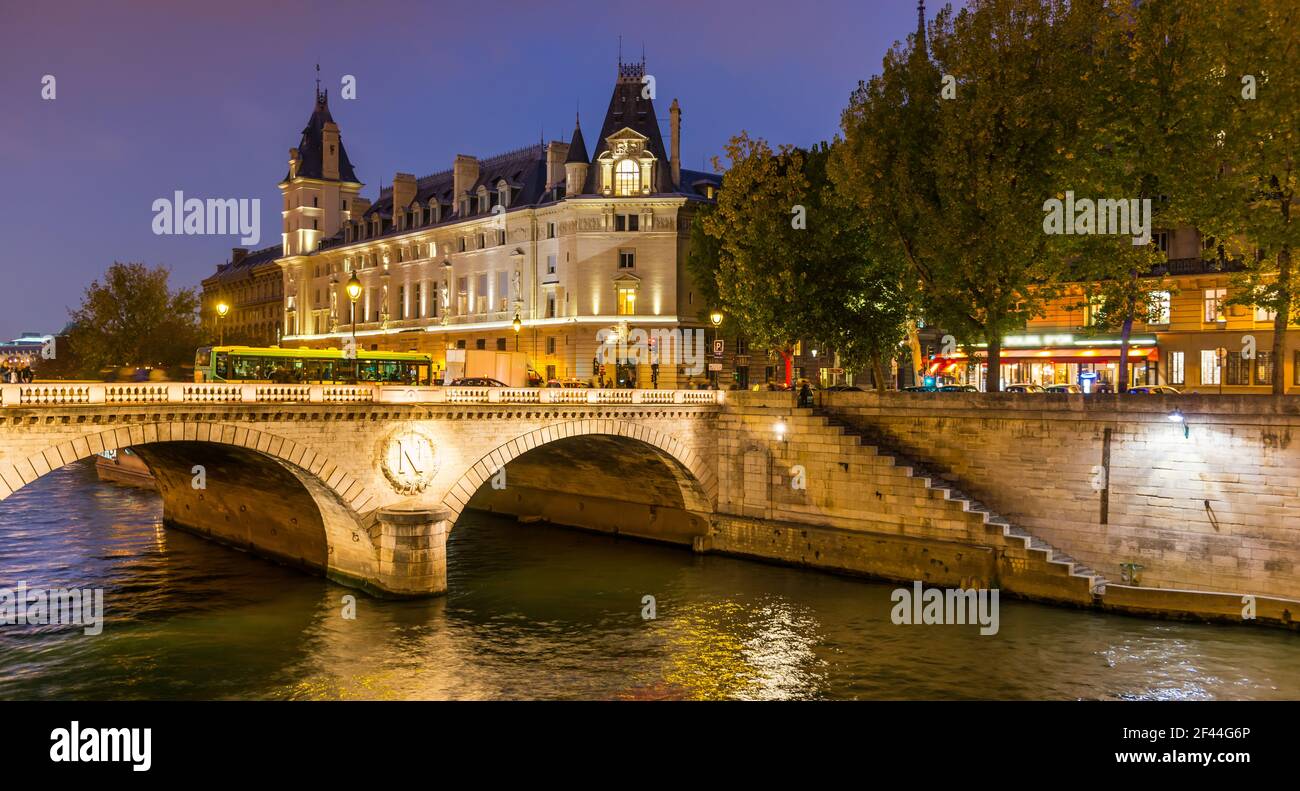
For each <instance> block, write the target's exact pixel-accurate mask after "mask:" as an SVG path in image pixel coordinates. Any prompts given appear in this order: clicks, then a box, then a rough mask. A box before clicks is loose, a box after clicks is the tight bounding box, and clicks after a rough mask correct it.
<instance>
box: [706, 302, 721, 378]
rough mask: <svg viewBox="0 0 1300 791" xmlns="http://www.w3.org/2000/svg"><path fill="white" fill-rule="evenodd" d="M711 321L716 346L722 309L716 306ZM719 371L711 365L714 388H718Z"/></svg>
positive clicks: (710, 317) (710, 315)
mask: <svg viewBox="0 0 1300 791" xmlns="http://www.w3.org/2000/svg"><path fill="white" fill-rule="evenodd" d="M709 321H710V322H711V323H712V324H713V343H714V345H715V346H716V345H717V342H718V327H719V326H721V325H722V311H720V310H717V309H716V308H715V309H714V310H713V312H712V313H710V314H709ZM719 362H721V360H719ZM718 367H719V368H721V367H722V366H721V365H719V366H718ZM717 373H718V372H717V371H714V370H712V366H710V371H709V381H710V382H711V383H712V384H713V389H714V390H717V389H718V378H717Z"/></svg>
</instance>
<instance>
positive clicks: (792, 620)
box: [0, 465, 1300, 700]
mask: <svg viewBox="0 0 1300 791" xmlns="http://www.w3.org/2000/svg"><path fill="white" fill-rule="evenodd" d="M160 520H161V509H160V506H159V504H158V502H157V499H156V497H154V496H153V495H152V494H149V493H146V492H139V491H137V490H132V489H127V488H122V487H118V486H114V485H111V484H101V483H99V482H98V481H96V480H95V477H94V472H93V470H92V469H91V468H90V466H89V465H74V466H73V467H69V468H65V469H64V470H60V471H58V472H56V473H54V474H52V475H50V476H47V477H46V478H45V479H43V480H42V481H39V482H38V483H37V484H35V485H34V486H31V487H28V488H27V489H25V490H23V491H22V492H19V493H18V494H17V495H15V496H14V497H13V498H11V499H10V500H8V501H6V502H4V503H0V586H12V585H14V584H16V583H17V582H18V581H20V580H25V581H26V582H27V583H28V584H29V585H31V586H41V587H68V586H83V587H99V586H102V587H105V588H107V592H106V606H107V612H106V623H105V629H104V633H103V635H101V636H100V637H89V636H85V635H82V634H81V633H80V632H79V631H76V630H66V629H65V630H50V629H46V630H44V631H40V630H37V629H35V628H29V627H14V626H6V627H0V698H76V699H81V698H90V699H98V698H162V699H175V698H283V699H288V698H293V699H444V698H454V699H499V698H547V699H588V698H599V699H697V700H713V699H747V700H775V699H809V698H864V699H865V698H927V699H929V698H936V699H949V698H971V699H976V698H1011V699H1038V698H1112V699H1176V700H1179V699H1207V698H1289V699H1294V698H1297V697H1300V662H1297V661H1296V660H1297V656H1300V654H1297V649H1298V648H1300V642H1298V641H1300V635H1295V634H1291V633H1286V632H1278V631H1268V630H1258V629H1248V628H1232V627H1221V626H1218V627H1214V626H1203V625H1196V624H1183V623H1168V622H1160V621H1146V620H1140V619H1135V618H1126V617H1121V616H1110V615H1102V614H1098V613H1091V612H1084V611H1078V610H1066V609H1056V608H1049V607H1043V606H1038V605H1032V604H1027V603H1023V602H1016V601H1006V600H1003V602H1002V612H1001V630H1000V631H999V633H998V634H997V635H996V636H993V637H982V636H980V635H979V633H978V627H973V626H972V627H961V626H948V627H945V626H895V625H893V624H892V623H891V622H890V620H889V610H890V607H891V602H890V599H889V593H890V591H891V590H892V588H893V586H889V585H880V584H873V583H866V582H861V581H856V580H851V579H844V578H837V577H832V576H828V575H822V574H814V573H810V572H805V571H799V570H795V569H787V568H781V567H776V566H769V565H764V564H756V563H749V562H744V561H739V560H734V559H729V558H720V557H711V556H704V557H701V556H695V555H692V554H690V553H689V552H685V551H682V550H679V549H676V548H670V547H660V546H655V545H650V544H644V543H637V542H630V541H626V540H616V539H612V538H609V537H607V536H595V535H588V534H584V533H579V532H575V531H567V530H558V529H550V528H544V527H540V526H537V525H529V526H520V525H516V524H514V523H512V522H509V521H507V520H502V519H499V518H495V517H490V516H486V515H481V514H469V515H466V516H465V517H463V518H462V520H461V523H460V524H459V525H458V527H457V529H456V530H455V532H454V533H453V535H452V539H451V541H450V544H449V547H448V555H449V572H450V576H449V580H448V582H449V588H450V593H449V595H448V596H447V597H445V598H440V599H432V600H425V601H404V602H397V601H379V600H375V599H371V598H368V597H365V596H362V595H356V594H354V593H353V592H351V591H349V590H347V589H345V588H342V587H339V586H337V585H334V584H332V583H329V582H327V581H325V580H321V579H318V578H314V577H309V576H306V575H303V574H301V573H299V572H297V571H295V570H292V569H287V568H282V567H279V566H276V565H274V564H271V563H267V562H263V561H259V560H257V559H255V558H251V557H248V556H246V555H244V554H241V553H239V552H235V551H232V550H230V549H226V548H223V547H218V546H216V545H214V544H211V543H209V542H206V541H203V540H201V539H198V538H195V537H193V536H190V535H188V534H185V533H178V532H175V531H170V530H165V529H164V528H163V527H162V525H161V521H160ZM349 595H356V619H355V620H347V619H345V618H344V617H342V616H343V609H344V597H345V596H349ZM646 595H652V596H654V597H655V599H656V609H657V616H658V617H657V618H656V619H655V620H643V619H642V617H641V609H642V597H643V596H646Z"/></svg>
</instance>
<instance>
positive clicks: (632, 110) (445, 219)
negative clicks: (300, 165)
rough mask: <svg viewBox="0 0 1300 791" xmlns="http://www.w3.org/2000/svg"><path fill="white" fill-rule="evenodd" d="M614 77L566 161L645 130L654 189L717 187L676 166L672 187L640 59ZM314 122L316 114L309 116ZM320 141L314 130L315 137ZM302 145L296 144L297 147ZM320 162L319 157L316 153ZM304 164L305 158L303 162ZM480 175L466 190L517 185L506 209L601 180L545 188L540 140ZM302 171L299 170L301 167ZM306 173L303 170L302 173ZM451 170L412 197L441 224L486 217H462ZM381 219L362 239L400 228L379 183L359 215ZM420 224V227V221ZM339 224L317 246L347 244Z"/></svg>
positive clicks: (418, 186)
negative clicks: (438, 209) (591, 129)
mask: <svg viewBox="0 0 1300 791" xmlns="http://www.w3.org/2000/svg"><path fill="white" fill-rule="evenodd" d="M618 73H619V77H618V81H617V82H616V83H615V85H614V93H613V95H612V96H611V97H610V100H609V109H608V110H607V111H606V113H605V121H604V123H603V124H602V125H601V131H600V138H599V140H598V141H597V143H596V149H595V150H594V151H593V152H592V153H591V158H590V159H588V158H587V145H586V141H585V140H584V139H583V136H582V129H581V127H580V125H575V126H574V130H573V138H572V141H571V142H570V144H569V154H568V157H567V159H566V160H565V162H566V164H567V163H569V162H581V163H587V164H589V163H590V162H591V161H593V160H594V159H595V158H596V157H597V156H599V155H600V154H601V152H603V151H606V150H608V149H609V144H608V143H607V142H606V138H608V137H610V136H611V135H613V134H614V133H616V132H619V131H620V130H622V129H624V128H631V129H632V130H634V131H636V132H638V133H640V134H642V135H645V137H646V148H647V149H648V150H649V151H650V152H651V153H652V154H654V156H655V158H656V160H657V163H658V164H657V167H656V171H655V172H656V177H655V178H656V181H657V183H658V184H659V192H658V193H657V194H661V195H662V194H679V195H688V196H691V197H694V198H701V197H703V190H701V189H700V187H701V186H703V185H705V184H711V185H713V186H714V187H721V186H722V176H721V175H720V174H717V173H708V172H705V171H701V170H687V169H685V168H683V169H682V171H681V179H682V183H681V185H680V186H679V187H674V186H673V183H672V163H670V162H669V161H668V153H667V151H666V150H665V148H664V141H663V136H662V135H661V134H660V131H659V122H658V120H657V119H656V118H655V114H654V102H653V101H651V100H650V99H643V98H641V91H642V89H643V88H644V86H643V85H642V82H641V80H642V77H643V76H644V74H645V63H644V62H641V63H631V64H625V63H620V64H619V72H618ZM317 109H318V113H319V112H320V111H321V110H322V109H323V112H324V115H323V118H322V120H321V124H322V125H323V123H324V122H325V121H326V120H329V110H328V108H326V107H324V102H323V97H322V101H321V102H320V103H318V105H317ZM312 118H313V121H314V120H315V119H316V115H313V116H312ZM311 129H312V126H311V125H309V126H308V129H307V130H305V131H304V133H303V139H304V144H305V141H306V140H307V132H308V131H310V130H311ZM317 139H318V140H319V135H318V136H317ZM341 149H342V146H341V144H340V155H341V158H340V160H339V172H340V175H341V176H343V175H345V174H346V176H347V178H348V180H352V181H357V179H356V177H355V175H353V174H352V166H351V164H350V163H348V164H347V166H346V170H345V169H344V163H345V162H346V161H347V158H346V154H344V153H343V152H342V150H341ZM301 151H302V149H300V152H301ZM317 161H318V162H319V157H318V158H317ZM305 164H306V163H305V162H304V165H305ZM478 164H479V177H478V180H477V181H475V182H474V183H473V184H471V185H470V186H469V192H470V193H471V194H472V193H475V192H477V191H478V188H479V186H480V185H484V186H486V187H487V188H488V189H489V190H495V189H496V185H497V182H498V181H499V180H501V179H502V178H504V179H505V180H506V182H507V183H508V184H509V185H510V186H511V188H513V189H517V190H518V193H517V194H515V195H514V196H513V197H512V198H511V200H510V206H509V207H508V209H507V210H508V211H511V210H514V209H515V208H522V207H525V206H540V205H544V204H547V203H551V202H553V201H557V200H561V199H563V198H565V197H579V196H580V195H591V196H593V197H594V196H595V193H596V187H597V183H598V181H599V179H600V170H599V168H591V169H590V170H589V171H588V173H587V182H586V184H585V185H583V188H582V190H581V191H580V192H579V191H576V190H573V189H570V185H568V184H562V185H561V186H558V187H555V188H552V189H547V188H546V146H545V145H544V144H542V143H534V144H532V145H529V146H525V147H523V148H520V149H516V150H514V151H508V152H506V153H504V154H498V155H496V156H493V157H488V158H486V159H481V160H479V163H478ZM300 173H301V170H300ZM303 175H306V174H303ZM454 182H455V178H454V171H453V170H450V169H448V170H443V171H439V172H437V173H433V174H431V175H428V176H424V177H423V178H420V179H417V180H416V182H415V202H416V203H418V204H419V205H420V206H421V208H423V207H425V206H428V205H429V202H430V201H431V200H434V199H436V200H437V202H438V203H439V204H441V205H442V206H443V207H444V208H443V213H442V219H441V220H440V221H439V222H438V223H437V225H442V224H444V223H455V222H460V221H462V220H465V219H468V218H469V217H472V216H485V215H487V214H488V212H482V211H480V212H476V213H474V214H471V215H467V216H461V215H460V206H459V205H458V203H459V202H458V201H457V198H458V197H459V196H457V195H455V194H453V193H454ZM398 208H399V210H406V209H407V208H408V207H406V206H402V207H398ZM376 216H378V217H380V218H382V219H383V221H384V222H383V225H384V228H383V231H382V232H381V233H380V234H379V237H374V236H370V237H367V238H366V240H365V241H371V240H372V239H375V238H380V237H383V236H388V235H390V234H396V233H399V232H398V231H397V230H396V229H395V228H394V227H393V225H395V223H393V222H392V220H393V216H394V215H393V188H392V187H391V186H388V187H383V188H382V189H380V191H379V198H378V199H377V200H376V201H375V202H374V203H373V204H371V206H370V208H369V209H367V210H366V212H365V215H364V217H365V218H366V219H372V218H374V217H376ZM422 227H423V226H422ZM410 230H412V229H404V230H402V231H400V233H408V232H409V231H410ZM345 238H346V236H345V231H344V229H339V231H338V233H336V234H334V235H333V236H331V237H329V238H328V239H324V240H322V241H321V244H320V247H319V248H318V249H319V250H324V249H327V248H331V247H336V246H339V245H342V244H346V242H345V241H344V239H345Z"/></svg>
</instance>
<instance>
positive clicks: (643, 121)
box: [570, 61, 674, 194]
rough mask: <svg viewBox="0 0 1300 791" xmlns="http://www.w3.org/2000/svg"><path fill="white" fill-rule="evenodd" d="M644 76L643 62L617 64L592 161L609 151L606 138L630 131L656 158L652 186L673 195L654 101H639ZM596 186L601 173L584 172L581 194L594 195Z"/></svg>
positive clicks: (593, 170)
mask: <svg viewBox="0 0 1300 791" xmlns="http://www.w3.org/2000/svg"><path fill="white" fill-rule="evenodd" d="M644 76H645V62H644V61H642V62H641V63H619V64H618V81H617V82H616V83H614V94H613V96H610V97H609V109H608V110H606V111H605V123H604V124H602V125H601V127H600V136H599V137H598V138H596V150H594V151H592V152H591V160H592V161H593V162H595V161H596V158H597V157H599V156H600V155H601V154H603V153H604V152H605V151H608V150H609V143H608V142H606V138H608V137H609V136H610V135H612V134H614V133H615V132H617V131H619V130H621V129H623V128H624V127H629V128H631V129H632V130H633V131H635V132H639V133H640V134H643V135H645V136H646V137H647V138H649V139H648V140H647V141H646V149H647V150H649V151H650V153H651V154H654V156H655V160H656V163H657V164H656V168H655V171H656V173H655V183H656V184H658V185H659V192H673V191H674V189H673V186H672V185H673V173H672V167H671V165H670V163H669V162H668V153H667V152H666V151H665V150H664V140H663V137H662V136H661V135H660V134H659V121H658V120H657V119H656V118H655V106H654V100H652V99H643V98H641V92H642V90H644V88H645V86H644V85H642V83H641V80H642V78H643V77H644ZM599 182H600V169H599V168H592V169H591V170H589V171H588V172H587V183H586V185H585V186H584V187H583V190H582V191H583V192H584V193H588V194H590V193H594V192H596V191H597V187H598V186H599ZM570 193H572V190H570Z"/></svg>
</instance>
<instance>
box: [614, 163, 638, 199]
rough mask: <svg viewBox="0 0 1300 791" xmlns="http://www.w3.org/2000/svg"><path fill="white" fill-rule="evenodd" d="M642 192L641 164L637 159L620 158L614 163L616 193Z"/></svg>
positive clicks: (636, 193)
mask: <svg viewBox="0 0 1300 791" xmlns="http://www.w3.org/2000/svg"><path fill="white" fill-rule="evenodd" d="M640 193H641V166H640V165H639V164H637V161H636V160H635V159H620V160H619V161H618V162H617V163H616V164H615V165H614V194H615V195H639V194H640Z"/></svg>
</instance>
